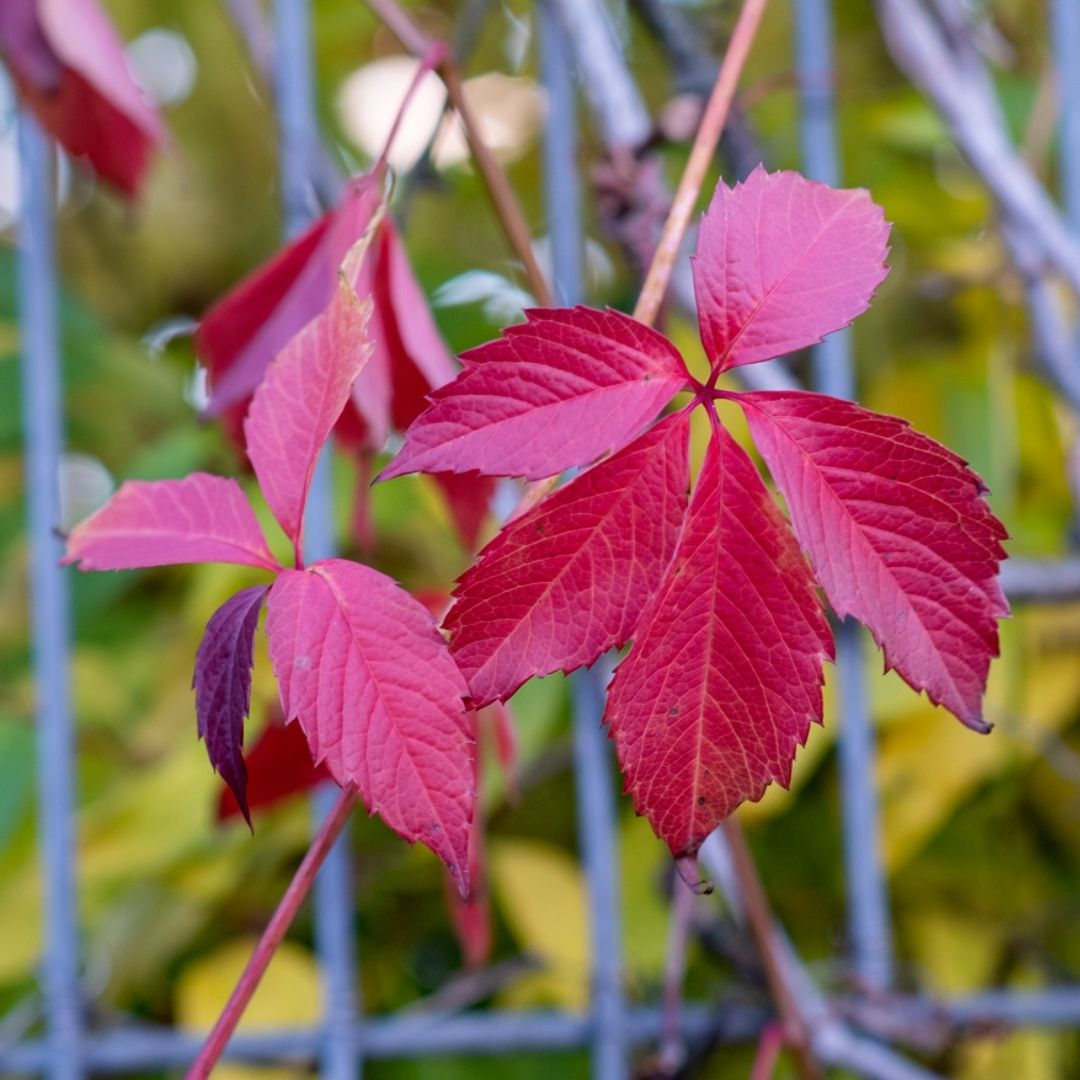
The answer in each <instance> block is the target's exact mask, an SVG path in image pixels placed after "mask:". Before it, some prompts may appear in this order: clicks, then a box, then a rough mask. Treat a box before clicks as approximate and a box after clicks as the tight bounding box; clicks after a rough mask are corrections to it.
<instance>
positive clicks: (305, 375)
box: [244, 281, 371, 562]
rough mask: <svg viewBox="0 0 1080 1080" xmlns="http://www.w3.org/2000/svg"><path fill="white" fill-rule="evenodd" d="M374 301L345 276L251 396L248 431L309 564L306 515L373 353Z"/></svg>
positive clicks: (271, 493)
mask: <svg viewBox="0 0 1080 1080" xmlns="http://www.w3.org/2000/svg"><path fill="white" fill-rule="evenodd" d="M370 311H371V305H370V303H365V302H363V301H361V300H359V299H358V298H357V296H356V293H354V292H353V290H352V286H350V285H348V284H347V283H346V282H344V281H341V282H340V284H339V286H338V291H337V294H336V296H335V297H334V299H333V301H332V302H331V303H330V306H329V307H328V308H327V309H326V311H324V312H323V313H322V314H321V315H319V316H317V317H316V318H315V319H313V320H312V321H311V322H309V323H308V324H307V325H306V326H305V327H304V328H303V329H302V330H301V331H300V332H299V333H298V334H297V335H296V336H295V337H294V338H293V339H292V340H291V341H290V342H289V343H288V345H286V346H285V348H284V350H283V351H282V352H281V354H280V355H279V356H278V357H277V359H276V360H275V361H274V362H273V363H272V364H271V365H270V368H269V370H268V371H267V373H266V378H265V379H264V380H263V381H262V383H261V384H260V386H259V389H258V390H256V391H255V396H254V397H253V398H252V402H251V408H250V410H249V411H248V416H247V420H246V421H245V422H244V434H245V435H246V437H247V448H248V457H249V458H250V459H251V464H252V466H253V467H254V469H255V475H256V476H257V477H258V479H259V487H261V488H262V492H263V494H264V495H265V496H266V501H267V503H268V504H269V505H270V509H271V510H272V511H273V512H274V517H276V518H277V520H278V522H279V523H280V525H281V527H282V529H284V530H285V534H286V535H287V536H288V537H289V539H290V540H291V541H292V543H293V549H294V550H295V551H296V553H297V560H298V561H299V562H303V554H302V551H303V516H304V503H305V502H306V501H307V493H308V487H309V486H310V484H311V477H312V474H313V473H314V471H315V463H316V461H317V460H318V457H319V452H320V451H321V450H322V448H323V444H324V443H325V442H326V440H327V439H328V438H329V436H330V432H331V430H332V429H333V427H334V424H335V423H336V422H337V419H338V417H339V416H340V415H341V411H342V409H344V408H345V405H346V403H347V402H348V400H349V391H350V389H351V387H352V384H353V380H354V379H355V378H356V376H357V373H358V372H359V371H360V368H361V367H362V366H363V364H364V361H365V360H366V359H367V358H368V355H369V352H370V350H369V348H368V344H367V336H366V334H365V328H366V326H367V320H368V315H369V313H370Z"/></svg>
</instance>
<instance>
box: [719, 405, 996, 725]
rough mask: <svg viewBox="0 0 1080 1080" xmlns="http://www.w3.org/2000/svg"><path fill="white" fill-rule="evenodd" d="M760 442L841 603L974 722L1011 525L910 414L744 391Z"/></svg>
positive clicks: (992, 649) (915, 680)
mask: <svg viewBox="0 0 1080 1080" xmlns="http://www.w3.org/2000/svg"><path fill="white" fill-rule="evenodd" d="M738 400H739V402H740V404H741V405H742V406H743V408H744V410H745V412H746V417H747V420H748V421H749V423H750V430H751V433H752V435H753V437H754V442H755V443H756V444H757V446H758V449H759V450H760V451H761V454H762V456H763V457H764V458H765V461H766V462H767V463H768V465H769V469H770V471H771V472H772V475H773V478H774V479H775V480H776V483H777V486H778V487H779V488H780V490H781V491H782V492H783V494H784V497H785V499H786V500H787V503H788V507H789V509H790V511H791V518H792V522H793V523H794V525H795V531H796V533H797V534H798V537H799V540H800V542H801V543H802V545H803V547H804V548H805V549H806V551H807V552H808V553H809V555H810V559H811V561H812V562H813V564H814V570H815V572H816V573H817V576H818V578H819V580H820V581H821V584H822V585H823V586H824V588H825V593H826V595H827V596H828V598H829V603H830V604H832V606H833V608H834V610H835V611H836V613H837V614H838V615H840V616H841V617H844V616H847V615H854V616H855V617H856V618H857V619H859V620H860V621H861V622H863V623H865V624H866V626H867V627H868V628H869V629H870V632H871V633H872V634H873V635H874V638H875V640H876V641H877V642H878V644H879V645H881V647H882V648H883V649H884V651H885V663H886V667H887V668H892V667H895V668H896V670H897V671H898V672H899V673H900V675H902V676H903V678H904V679H905V680H906V681H907V682H908V683H910V685H911V686H913V687H914V688H915V689H917V690H925V691H926V692H927V694H928V695H929V697H930V700H931V701H933V702H935V703H936V704H941V705H944V706H945V707H946V708H947V709H949V710H950V712H953V713H955V714H956V716H957V717H959V718H960V719H961V720H962V721H963V722H964V723H965V724H967V725H968V726H969V727H971V728H974V729H975V730H976V731H988V730H989V726H988V725H987V724H986V723H985V722H984V721H983V719H982V695H983V693H984V691H985V689H986V678H987V672H988V670H989V667H990V660H991V658H992V657H994V656H997V654H998V632H997V620H998V619H999V618H1000V617H1001V616H1003V615H1005V614H1007V613H1008V605H1007V604H1006V602H1005V597H1004V595H1003V593H1002V591H1001V586H1000V585H999V583H998V580H997V573H998V564H999V562H1000V560H1001V559H1003V558H1004V557H1005V553H1004V551H1003V550H1002V547H1001V542H1002V540H1004V539H1005V537H1006V533H1005V529H1004V527H1003V526H1002V525H1001V523H1000V522H999V521H998V520H997V518H995V517H994V515H993V514H992V513H991V511H990V507H989V505H988V504H987V502H986V500H985V499H984V498H983V496H984V495H985V493H986V488H985V486H984V485H983V482H982V481H981V480H980V479H979V477H978V476H976V475H975V473H974V472H972V471H971V469H969V468H968V467H967V465H966V463H965V462H964V461H963V460H961V459H960V458H959V457H957V455H956V454H954V453H952V452H951V451H950V450H946V449H945V447H943V446H941V445H940V444H938V443H936V442H934V440H933V439H930V438H928V437H927V436H925V435H920V434H919V433H918V432H916V431H913V430H912V429H911V427H910V426H909V425H908V424H907V423H906V422H905V421H903V420H898V419H897V418H895V417H892V416H882V415H880V414H878V413H872V412H869V411H868V410H866V409H862V408H860V407H859V406H858V405H854V404H852V403H851V402H849V401H841V400H838V399H836V398H830V397H825V396H824V395H821V394H808V393H797V392H778V393H765V392H762V393H753V394H742V395H739V398H738Z"/></svg>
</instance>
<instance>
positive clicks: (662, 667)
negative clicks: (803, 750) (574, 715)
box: [606, 428, 832, 884]
mask: <svg viewBox="0 0 1080 1080" xmlns="http://www.w3.org/2000/svg"><path fill="white" fill-rule="evenodd" d="M831 657H832V639H831V636H830V633H829V626H828V623H827V622H826V620H825V617H824V615H823V613H822V611H821V606H820V604H819V602H818V599H817V593H816V591H815V588H814V582H813V579H812V577H811V575H810V569H809V567H808V566H807V563H806V560H805V559H804V558H803V555H802V553H801V552H800V551H799V548H798V545H797V544H796V542H795V538H794V536H792V534H791V530H790V528H789V526H788V524H787V522H786V521H785V520H784V518H783V516H782V515H781V514H780V511H779V510H778V509H777V507H776V505H775V504H774V503H773V501H772V499H771V498H770V497H769V494H768V492H767V491H766V490H765V486H764V484H763V483H762V481H761V478H760V477H759V476H758V473H757V470H756V469H755V468H754V466H753V464H752V463H751V461H750V459H749V458H748V457H747V456H746V454H745V453H744V452H743V451H742V449H741V448H740V447H739V446H738V444H737V443H736V442H735V441H734V439H732V438H731V436H730V435H728V434H727V432H726V431H724V430H723V429H722V428H718V429H717V431H716V434H715V436H714V438H713V440H712V441H711V442H710V444H709V448H708V450H707V452H706V457H705V464H704V466H703V468H702V472H701V476H700V477H699V479H698V482H697V486H696V487H695V489H694V494H693V497H692V498H691V501H690V509H689V511H688V513H687V518H686V525H685V528H684V529H683V533H682V536H681V537H680V539H679V545H678V549H677V550H676V552H675V556H674V558H673V560H672V562H671V564H670V566H669V567H668V569H667V572H666V574H665V576H664V581H663V583H662V584H661V586H660V588H659V590H658V591H657V592H656V595H655V596H654V597H653V599H652V601H651V603H650V604H649V607H648V609H647V610H646V612H645V614H644V615H643V616H642V618H641V623H640V626H639V627H638V629H637V632H636V633H635V635H634V644H633V646H632V647H631V649H630V652H629V654H628V655H627V657H626V659H624V660H623V661H622V663H621V664H620V665H619V666H618V668H617V669H616V672H615V678H614V680H613V681H612V683H611V687H610V690H609V693H608V704H607V717H606V718H607V721H608V722H609V724H610V732H611V735H612V737H613V738H614V739H615V744H616V748H617V751H618V756H619V761H620V762H621V764H622V768H623V774H624V775H625V777H626V784H627V790H628V791H629V792H630V793H631V795H632V796H633V798H634V805H635V806H636V807H637V810H638V812H639V813H641V814H644V815H645V816H646V817H648V819H649V821H650V822H651V824H652V826H653V829H654V830H655V831H656V833H657V835H658V836H659V837H660V838H661V839H663V840H664V841H665V842H666V843H667V845H668V846H669V847H670V848H671V851H672V854H673V855H674V856H675V858H676V859H677V860H679V865H680V870H681V872H682V873H683V875H684V876H685V877H686V878H687V880H688V881H690V882H691V884H693V883H694V881H696V875H695V874H694V866H693V863H694V855H695V853H696V852H697V849H698V848H699V847H700V846H701V843H702V841H703V840H704V839H705V838H706V837H707V836H708V835H709V833H710V832H712V830H713V829H714V828H716V826H717V825H718V824H719V823H720V822H721V821H722V820H723V819H724V818H725V817H727V815H728V814H730V813H731V812H732V811H733V810H734V809H735V807H736V806H738V805H739V803H741V802H743V801H744V800H747V799H750V800H754V799H759V798H760V797H761V796H762V795H763V794H764V792H765V788H766V786H767V785H768V784H769V783H770V782H771V781H773V780H777V781H779V782H780V783H782V784H787V782H788V780H789V778H790V775H791V763H792V760H793V759H794V757H795V749H796V746H797V745H801V744H803V743H805V742H806V737H807V734H808V732H809V729H810V723H811V721H813V720H816V721H819V722H820V720H821V708H822V706H821V686H822V662H823V661H824V660H825V659H827V658H831Z"/></svg>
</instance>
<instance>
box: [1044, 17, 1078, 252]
mask: <svg viewBox="0 0 1080 1080" xmlns="http://www.w3.org/2000/svg"><path fill="white" fill-rule="evenodd" d="M1050 19H1051V33H1050V41H1051V45H1052V47H1053V50H1054V72H1055V77H1056V79H1057V87H1058V109H1059V114H1058V130H1059V133H1060V141H1061V150H1060V170H1061V172H1060V186H1061V199H1062V202H1063V203H1064V205H1065V216H1066V217H1067V218H1068V221H1069V225H1070V226H1071V227H1072V230H1073V232H1074V233H1076V234H1077V235H1080V64H1078V63H1077V58H1078V57H1080V4H1078V3H1077V0H1052V3H1051V5H1050Z"/></svg>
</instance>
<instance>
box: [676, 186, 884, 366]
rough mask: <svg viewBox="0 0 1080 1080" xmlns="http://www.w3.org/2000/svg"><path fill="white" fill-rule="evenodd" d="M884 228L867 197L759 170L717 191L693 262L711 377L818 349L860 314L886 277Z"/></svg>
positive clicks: (859, 193) (877, 208)
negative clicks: (810, 347) (797, 351)
mask: <svg viewBox="0 0 1080 1080" xmlns="http://www.w3.org/2000/svg"><path fill="white" fill-rule="evenodd" d="M888 237H889V226H888V224H887V223H886V222H885V219H884V216H883V214H882V212H881V208H880V207H879V206H877V205H876V204H875V203H874V202H873V201H872V200H871V199H870V196H869V195H868V194H867V193H866V192H865V191H837V190H836V189H835V188H831V187H828V186H826V185H825V184H817V183H814V182H813V181H810V180H806V179H805V178H803V177H802V176H800V175H799V174H798V173H793V172H779V173H773V174H771V175H770V174H769V173H767V172H765V170H764V169H762V168H760V167H759V168H757V169H755V170H754V172H752V173H751V174H750V176H749V177H748V178H747V179H746V180H745V181H744V182H743V183H741V184H739V185H737V186H736V187H735V188H734V189H731V188H727V187H725V186H724V184H723V183H720V184H718V185H717V187H716V194H715V195H714V196H713V200H712V205H711V206H710V207H709V210H708V212H707V213H706V214H705V217H704V219H703V220H702V223H701V231H700V233H699V236H698V248H697V255H696V256H695V257H694V260H693V264H694V291H695V293H696V295H697V305H698V321H699V323H700V325H701V340H702V342H703V344H704V345H705V352H706V353H707V354H708V356H709V359H710V360H711V361H712V364H713V369H714V370H716V371H726V370H727V369H728V368H731V367H736V366H737V365H739V364H754V363H757V361H759V360H769V359H771V358H772V357H774V356H780V355H781V354H782V353H786V352H791V351H792V350H793V349H801V348H804V347H805V346H807V345H813V344H814V343H815V342H818V341H820V340H821V339H822V338H823V337H824V336H825V335H826V334H829V333H832V331H834V330H839V329H840V328H841V327H843V326H846V325H847V324H848V323H849V322H851V320H852V319H854V318H855V316H856V315H859V314H861V313H862V312H863V311H865V310H866V308H867V306H868V305H869V303H870V297H871V295H872V294H873V292H874V290H875V289H876V288H877V286H878V285H879V284H880V283H881V281H882V280H883V279H884V277H885V275H886V274H887V273H888V270H887V269H886V267H885V266H884V261H885V255H886V253H887V250H888V249H887V246H886V243H887V241H888Z"/></svg>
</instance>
